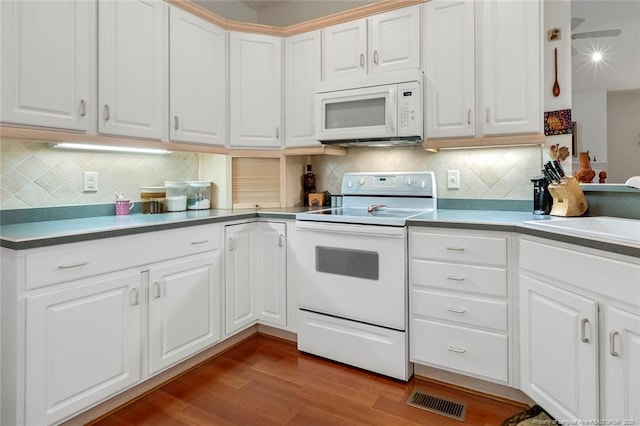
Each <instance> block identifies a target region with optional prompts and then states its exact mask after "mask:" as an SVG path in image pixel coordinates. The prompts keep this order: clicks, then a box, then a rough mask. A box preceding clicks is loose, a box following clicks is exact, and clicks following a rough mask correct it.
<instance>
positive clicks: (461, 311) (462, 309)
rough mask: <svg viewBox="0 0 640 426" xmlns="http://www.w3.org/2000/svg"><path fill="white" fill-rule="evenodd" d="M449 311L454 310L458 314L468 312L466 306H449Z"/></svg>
mask: <svg viewBox="0 0 640 426" xmlns="http://www.w3.org/2000/svg"><path fill="white" fill-rule="evenodd" d="M447 311H449V312H454V313H456V314H464V313H465V312H467V310H466V309H465V308H459V307H457V306H447Z"/></svg>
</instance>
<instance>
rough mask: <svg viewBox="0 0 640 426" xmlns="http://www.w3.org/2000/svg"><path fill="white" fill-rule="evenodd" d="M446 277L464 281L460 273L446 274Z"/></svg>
mask: <svg viewBox="0 0 640 426" xmlns="http://www.w3.org/2000/svg"><path fill="white" fill-rule="evenodd" d="M447 279H448V280H451V281H464V276H462V275H447Z"/></svg>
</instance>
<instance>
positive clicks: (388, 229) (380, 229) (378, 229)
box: [296, 221, 406, 238]
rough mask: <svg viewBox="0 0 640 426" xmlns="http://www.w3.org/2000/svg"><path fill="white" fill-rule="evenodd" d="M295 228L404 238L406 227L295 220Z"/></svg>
mask: <svg viewBox="0 0 640 426" xmlns="http://www.w3.org/2000/svg"><path fill="white" fill-rule="evenodd" d="M296 230H298V231H303V232H304V231H310V232H320V233H336V234H349V235H362V236H365V237H373V236H375V237H389V238H404V237H405V235H406V228H404V227H399V226H368V225H346V224H342V223H341V224H337V223H330V222H307V221H296Z"/></svg>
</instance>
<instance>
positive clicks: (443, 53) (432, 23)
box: [424, 0, 476, 138]
mask: <svg viewBox="0 0 640 426" xmlns="http://www.w3.org/2000/svg"><path fill="white" fill-rule="evenodd" d="M424 10H425V86H426V102H427V105H426V111H425V114H426V117H425V118H426V121H427V138H441V137H453V136H474V135H475V111H476V108H475V102H476V96H475V90H476V86H475V61H474V55H475V30H474V28H475V27H474V2H473V1H472V0H432V1H430V2H428V3H426V4H425V5H424Z"/></svg>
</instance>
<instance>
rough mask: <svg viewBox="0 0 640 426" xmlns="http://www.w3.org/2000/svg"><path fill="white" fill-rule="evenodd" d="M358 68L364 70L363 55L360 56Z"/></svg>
mask: <svg viewBox="0 0 640 426" xmlns="http://www.w3.org/2000/svg"><path fill="white" fill-rule="evenodd" d="M360 68H363V69H364V53H361V54H360Z"/></svg>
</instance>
